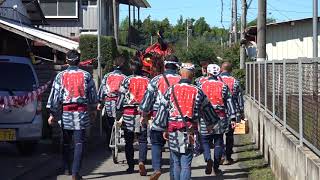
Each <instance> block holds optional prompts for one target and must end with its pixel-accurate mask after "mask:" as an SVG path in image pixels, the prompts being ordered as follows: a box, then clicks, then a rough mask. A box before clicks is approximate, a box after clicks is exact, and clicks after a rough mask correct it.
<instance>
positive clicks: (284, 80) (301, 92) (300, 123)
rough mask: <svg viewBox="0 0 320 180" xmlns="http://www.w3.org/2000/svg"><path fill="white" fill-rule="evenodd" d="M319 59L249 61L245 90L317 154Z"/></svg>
mask: <svg viewBox="0 0 320 180" xmlns="http://www.w3.org/2000/svg"><path fill="white" fill-rule="evenodd" d="M319 69H320V59H307V58H305V59H303V58H302V59H297V60H282V61H262V62H250V63H247V64H246V73H247V74H246V78H247V79H246V82H247V84H246V87H247V88H246V93H247V95H248V96H250V97H251V99H252V100H254V101H255V102H256V103H258V104H259V105H260V107H261V108H265V110H266V112H267V113H269V114H270V115H271V116H272V117H273V120H276V121H278V122H279V123H281V124H282V125H283V126H284V127H285V128H286V129H287V130H288V131H290V132H291V133H292V134H293V135H295V136H296V137H297V138H298V139H299V140H300V144H305V145H307V146H308V147H310V148H311V149H312V150H313V151H314V152H316V153H317V154H318V155H320V114H319V113H320V105H319V102H320V92H319V87H320V81H319V78H320V72H319Z"/></svg>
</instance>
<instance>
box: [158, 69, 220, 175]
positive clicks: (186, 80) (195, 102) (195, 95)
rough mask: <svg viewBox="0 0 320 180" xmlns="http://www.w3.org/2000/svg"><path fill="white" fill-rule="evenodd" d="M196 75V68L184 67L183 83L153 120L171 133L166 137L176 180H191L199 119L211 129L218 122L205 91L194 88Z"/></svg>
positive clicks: (167, 97) (172, 90)
mask: <svg viewBox="0 0 320 180" xmlns="http://www.w3.org/2000/svg"><path fill="white" fill-rule="evenodd" d="M193 73H194V65H192V64H189V63H188V64H183V65H182V69H181V70H180V74H181V80H180V82H179V83H178V84H176V85H173V86H172V87H170V88H169V89H168V90H167V92H166V93H165V95H164V98H163V99H162V100H161V103H160V107H159V110H158V113H157V115H156V117H155V120H154V121H155V122H154V126H158V127H160V128H163V129H167V131H168V132H166V133H164V136H167V140H168V141H169V148H170V153H171V158H170V159H171V160H173V161H174V163H173V164H174V177H175V178H176V177H177V178H176V179H190V178H191V167H190V165H191V163H192V157H193V153H194V152H195V150H196V147H197V145H198V144H199V142H198V141H197V139H196V137H199V136H198V133H197V130H198V122H199V121H200V118H201V117H202V118H203V119H204V120H205V122H206V125H208V126H210V125H213V124H216V122H217V121H218V117H217V116H216V114H215V113H214V111H213V107H212V106H211V105H210V103H209V100H208V99H207V97H206V96H205V95H204V93H203V92H202V90H201V89H199V88H198V87H196V86H194V85H192V84H191V80H192V78H193ZM179 177H180V178H179Z"/></svg>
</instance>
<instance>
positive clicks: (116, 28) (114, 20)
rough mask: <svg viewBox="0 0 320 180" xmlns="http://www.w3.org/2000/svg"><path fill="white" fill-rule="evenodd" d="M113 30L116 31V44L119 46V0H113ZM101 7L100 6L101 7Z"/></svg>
mask: <svg viewBox="0 0 320 180" xmlns="http://www.w3.org/2000/svg"><path fill="white" fill-rule="evenodd" d="M112 6H113V8H112V9H113V31H114V39H115V40H116V45H117V47H118V17H117V14H118V13H117V0H113V3H112ZM99 9H100V8H99Z"/></svg>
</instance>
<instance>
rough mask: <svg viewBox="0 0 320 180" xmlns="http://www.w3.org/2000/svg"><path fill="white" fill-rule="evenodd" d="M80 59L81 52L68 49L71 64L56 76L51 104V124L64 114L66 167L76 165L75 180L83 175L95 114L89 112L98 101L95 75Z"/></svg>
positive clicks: (68, 61)
mask: <svg viewBox="0 0 320 180" xmlns="http://www.w3.org/2000/svg"><path fill="white" fill-rule="evenodd" d="M79 62H80V54H79V53H78V52H77V51H76V50H71V51H69V52H68V53H67V63H68V64H69V67H68V68H67V69H66V70H64V71H62V72H61V73H59V74H58V75H57V76H56V78H55V80H54V82H53V85H52V89H51V93H50V96H49V99H48V104H47V108H48V109H49V110H50V118H49V119H48V123H49V125H51V124H52V123H53V122H54V121H55V120H58V119H60V118H62V119H61V127H62V132H63V133H62V134H63V144H64V146H63V154H64V155H63V159H64V165H65V167H64V168H65V170H66V171H67V172H68V173H70V174H71V169H72V178H73V179H75V180H78V179H81V176H80V175H79V171H80V167H81V161H82V153H83V143H84V138H85V129H86V128H88V127H89V126H90V118H94V117H90V116H89V112H90V111H91V112H92V111H94V109H95V107H96V106H95V105H96V103H97V94H96V88H95V84H94V81H93V79H92V76H91V74H90V73H88V72H86V71H84V70H81V69H79V68H78V65H79ZM61 110H62V116H61V114H60V113H61ZM94 112H95V111H94ZM72 140H73V141H72ZM73 142H74V143H73ZM71 147H74V149H75V150H74V155H72V153H71V152H70V149H71ZM70 156H72V157H73V162H72V161H70V160H71V157H70ZM71 167H72V168H71Z"/></svg>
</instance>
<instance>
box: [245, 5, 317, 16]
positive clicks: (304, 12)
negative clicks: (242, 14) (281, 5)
mask: <svg viewBox="0 0 320 180" xmlns="http://www.w3.org/2000/svg"><path fill="white" fill-rule="evenodd" d="M268 5H269V4H268ZM249 9H255V10H256V9H258V8H249ZM268 11H282V12H289V13H303V14H310V13H312V12H306V11H291V10H284V9H268Z"/></svg>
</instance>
